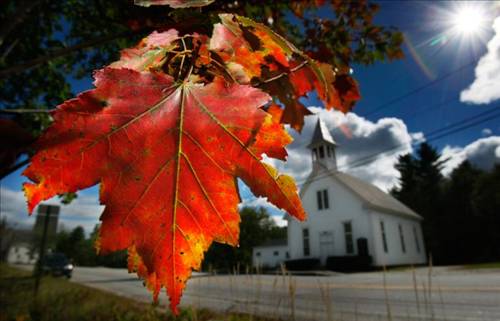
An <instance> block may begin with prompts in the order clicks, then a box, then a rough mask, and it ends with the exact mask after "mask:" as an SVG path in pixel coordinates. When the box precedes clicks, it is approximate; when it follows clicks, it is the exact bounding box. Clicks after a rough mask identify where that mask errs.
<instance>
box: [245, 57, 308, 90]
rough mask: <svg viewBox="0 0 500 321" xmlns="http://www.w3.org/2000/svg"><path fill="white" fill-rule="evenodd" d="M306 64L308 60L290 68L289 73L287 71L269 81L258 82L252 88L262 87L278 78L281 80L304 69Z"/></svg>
mask: <svg viewBox="0 0 500 321" xmlns="http://www.w3.org/2000/svg"><path fill="white" fill-rule="evenodd" d="M308 63H309V61H308V60H305V61H303V62H301V63H300V64H299V65H297V66H295V67H293V68H291V69H290V71H288V72H282V73H281V74H279V75H276V76H274V77H271V78H269V79H265V80H262V81H260V82H257V83H256V84H255V85H254V86H259V85H262V84H267V83H269V82H271V81H275V80H278V79H280V78H282V77H285V76H287V75H289V74H290V73H292V72H294V71H297V70H299V69H300V68H302V67H304V66H305V65H307V64H308Z"/></svg>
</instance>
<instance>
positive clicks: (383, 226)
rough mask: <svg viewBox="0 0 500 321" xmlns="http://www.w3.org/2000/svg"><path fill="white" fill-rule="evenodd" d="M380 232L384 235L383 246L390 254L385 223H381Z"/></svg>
mask: <svg viewBox="0 0 500 321" xmlns="http://www.w3.org/2000/svg"><path fill="white" fill-rule="evenodd" d="M380 232H381V234H382V245H383V246H384V252H385V253H387V252H389V249H388V247H387V236H386V235H385V225H384V221H380Z"/></svg>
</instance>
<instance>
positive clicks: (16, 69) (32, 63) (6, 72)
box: [0, 29, 144, 79]
mask: <svg viewBox="0 0 500 321" xmlns="http://www.w3.org/2000/svg"><path fill="white" fill-rule="evenodd" d="M142 31H144V29H140V30H137V31H132V32H131V31H127V32H122V33H119V34H114V35H107V36H102V37H98V38H95V39H92V40H89V41H86V42H82V43H80V44H77V45H74V46H70V47H66V48H62V49H57V50H54V51H52V52H50V53H49V54H47V55H45V56H40V57H38V58H35V59H32V60H29V61H26V62H23V63H20V64H17V65H14V66H12V67H8V68H5V69H2V70H0V79H1V78H5V77H7V76H10V75H14V74H18V73H21V72H23V71H26V70H28V69H30V68H33V67H36V66H38V65H41V64H43V63H46V62H48V61H50V60H52V59H55V58H59V57H64V56H68V55H71V54H72V53H73V52H75V51H78V50H83V49H88V48H91V47H95V46H98V45H101V44H104V43H106V42H108V41H111V40H115V39H119V38H124V37H128V36H131V35H134V34H137V33H139V32H142Z"/></svg>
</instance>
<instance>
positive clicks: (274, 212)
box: [238, 196, 288, 227]
mask: <svg viewBox="0 0 500 321" xmlns="http://www.w3.org/2000/svg"><path fill="white" fill-rule="evenodd" d="M246 206H248V207H262V208H264V209H266V210H267V212H268V213H269V215H270V216H271V219H272V220H273V221H274V223H276V225H278V226H281V227H283V226H287V225H288V222H287V221H286V220H284V219H283V216H284V215H285V212H284V211H282V210H280V209H279V208H277V207H276V206H274V205H273V204H271V203H269V202H268V201H267V198H265V197H254V196H249V197H247V198H246V199H243V200H242V202H241V203H240V204H239V205H238V208H242V207H246Z"/></svg>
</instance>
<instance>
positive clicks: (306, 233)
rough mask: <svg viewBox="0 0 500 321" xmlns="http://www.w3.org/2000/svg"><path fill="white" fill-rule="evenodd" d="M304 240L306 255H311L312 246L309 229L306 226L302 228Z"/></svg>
mask: <svg viewBox="0 0 500 321" xmlns="http://www.w3.org/2000/svg"><path fill="white" fill-rule="evenodd" d="M302 241H303V245H304V256H309V255H310V254H311V247H310V244H309V229H308V228H305V229H303V230H302Z"/></svg>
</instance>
